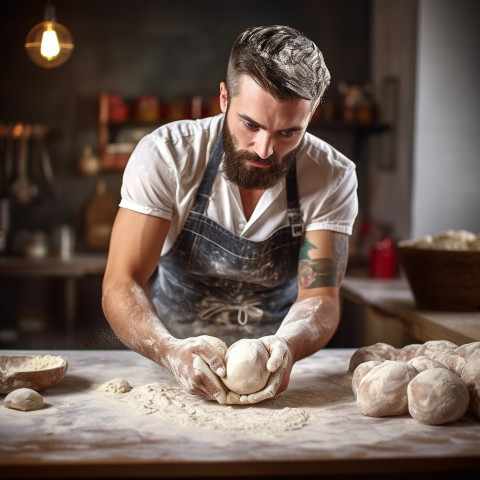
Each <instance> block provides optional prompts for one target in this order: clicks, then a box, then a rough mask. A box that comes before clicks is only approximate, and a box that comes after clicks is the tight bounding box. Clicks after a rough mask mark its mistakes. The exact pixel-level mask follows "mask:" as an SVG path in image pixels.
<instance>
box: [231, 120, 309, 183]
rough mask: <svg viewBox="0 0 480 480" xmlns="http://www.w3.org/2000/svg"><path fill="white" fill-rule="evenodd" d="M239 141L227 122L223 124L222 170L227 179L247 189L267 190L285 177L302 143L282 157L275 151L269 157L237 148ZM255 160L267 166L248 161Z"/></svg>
mask: <svg viewBox="0 0 480 480" xmlns="http://www.w3.org/2000/svg"><path fill="white" fill-rule="evenodd" d="M237 143H238V142H237V141H236V140H235V138H234V137H233V135H232V133H231V132H230V129H229V128H228V125H227V122H226V121H225V123H224V126H223V149H224V156H223V162H222V172H223V173H224V174H225V176H226V177H227V180H229V181H230V182H232V183H234V184H236V185H238V187H240V188H243V189H245V190H266V189H267V188H271V187H273V186H274V185H275V184H276V183H277V182H278V181H279V180H280V179H281V178H283V177H285V176H286V174H287V172H288V170H289V168H290V166H291V165H292V163H293V162H294V160H295V157H296V155H297V152H298V150H299V149H300V145H301V142H300V144H299V145H298V146H297V147H295V148H294V149H293V150H291V151H290V152H288V153H287V154H286V155H284V156H283V157H282V158H278V156H277V155H276V154H275V153H273V154H272V155H270V156H269V157H268V158H260V157H259V156H258V155H257V154H256V153H251V152H248V151H247V150H237V149H236V148H235V147H236V144H237ZM248 160H250V161H253V162H256V163H260V164H262V165H268V166H267V167H263V168H261V167H255V166H254V165H249V164H248V163H247V161H248Z"/></svg>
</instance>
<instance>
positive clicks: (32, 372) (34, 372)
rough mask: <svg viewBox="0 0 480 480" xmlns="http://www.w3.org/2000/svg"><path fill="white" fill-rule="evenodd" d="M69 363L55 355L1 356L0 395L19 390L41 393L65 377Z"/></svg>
mask: <svg viewBox="0 0 480 480" xmlns="http://www.w3.org/2000/svg"><path fill="white" fill-rule="evenodd" d="M67 368H68V363H67V361H66V360H65V359H64V358H62V357H59V356H53V355H0V393H10V392H12V391H13V390H17V389H18V388H31V389H32V390H36V391H41V390H45V389H47V388H49V387H51V386H53V385H55V384H57V383H58V382H59V381H60V380H61V379H62V378H63V377H64V375H65V373H66V371H67Z"/></svg>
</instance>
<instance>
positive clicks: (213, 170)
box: [192, 128, 223, 214]
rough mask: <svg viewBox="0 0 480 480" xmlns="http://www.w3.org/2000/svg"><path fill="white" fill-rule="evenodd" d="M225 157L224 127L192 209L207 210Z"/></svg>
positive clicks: (202, 211)
mask: <svg viewBox="0 0 480 480" xmlns="http://www.w3.org/2000/svg"><path fill="white" fill-rule="evenodd" d="M222 157H223V128H222V129H221V130H220V133H219V135H218V138H217V140H216V142H215V146H214V147H213V150H212V153H211V154H210V159H209V160H208V164H207V168H206V170H205V173H204V175H203V178H202V181H201V183H200V187H199V188H198V192H197V196H196V198H195V203H194V205H193V207H192V211H194V212H197V213H202V214H204V213H205V212H206V211H207V205H208V199H209V198H210V192H211V191H212V187H213V183H214V182H215V177H216V176H217V171H218V167H219V166H220V162H221V161H222Z"/></svg>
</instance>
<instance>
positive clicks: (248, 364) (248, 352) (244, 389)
mask: <svg viewBox="0 0 480 480" xmlns="http://www.w3.org/2000/svg"><path fill="white" fill-rule="evenodd" d="M268 358H269V353H268V351H267V349H266V348H265V346H264V345H263V343H262V342H261V341H260V340H257V339H242V340H238V341H237V342H235V343H234V344H233V345H231V346H230V348H229V349H228V350H227V353H226V355H225V360H226V364H227V371H226V375H225V377H224V378H222V381H223V383H224V384H225V386H226V387H227V388H228V389H229V390H231V391H232V392H235V393H239V394H241V395H246V394H249V393H255V392H258V391H259V390H261V389H262V388H263V387H264V386H265V385H266V383H267V381H268V378H269V377H270V372H269V371H268V370H267V361H268Z"/></svg>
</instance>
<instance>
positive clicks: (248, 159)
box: [220, 76, 313, 190]
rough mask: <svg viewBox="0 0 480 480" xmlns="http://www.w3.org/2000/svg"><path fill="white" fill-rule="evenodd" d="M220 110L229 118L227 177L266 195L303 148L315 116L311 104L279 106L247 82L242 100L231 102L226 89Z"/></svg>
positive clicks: (244, 80)
mask: <svg viewBox="0 0 480 480" xmlns="http://www.w3.org/2000/svg"><path fill="white" fill-rule="evenodd" d="M220 105H221V107H222V111H223V112H224V113H225V114H226V121H225V126H224V132H223V143H224V150H225V156H224V160H223V172H224V173H225V175H226V177H227V178H228V180H230V181H232V182H233V183H235V184H237V185H238V186H239V187H240V188H243V189H255V190H265V189H267V188H270V187H272V186H273V185H275V184H276V183H277V182H278V181H279V180H280V179H281V178H282V177H284V176H285V174H286V173H287V171H288V168H289V167H290V165H291V164H292V162H293V160H294V158H295V155H296V153H297V151H298V149H299V148H300V144H301V140H302V138H303V135H304V133H305V130H306V128H307V126H308V122H309V121H310V118H311V113H312V108H313V105H312V102H311V101H309V100H303V99H295V100H289V101H284V102H279V101H277V100H275V99H274V98H273V97H272V96H271V95H270V94H269V93H267V92H266V91H265V90H263V89H262V88H261V87H260V86H259V85H257V83H255V81H253V80H252V79H251V78H250V77H248V76H243V77H242V79H241V83H240V89H239V93H238V95H236V96H235V97H233V98H230V99H229V102H228V103H227V92H226V87H225V84H222V85H221V95H220Z"/></svg>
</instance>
